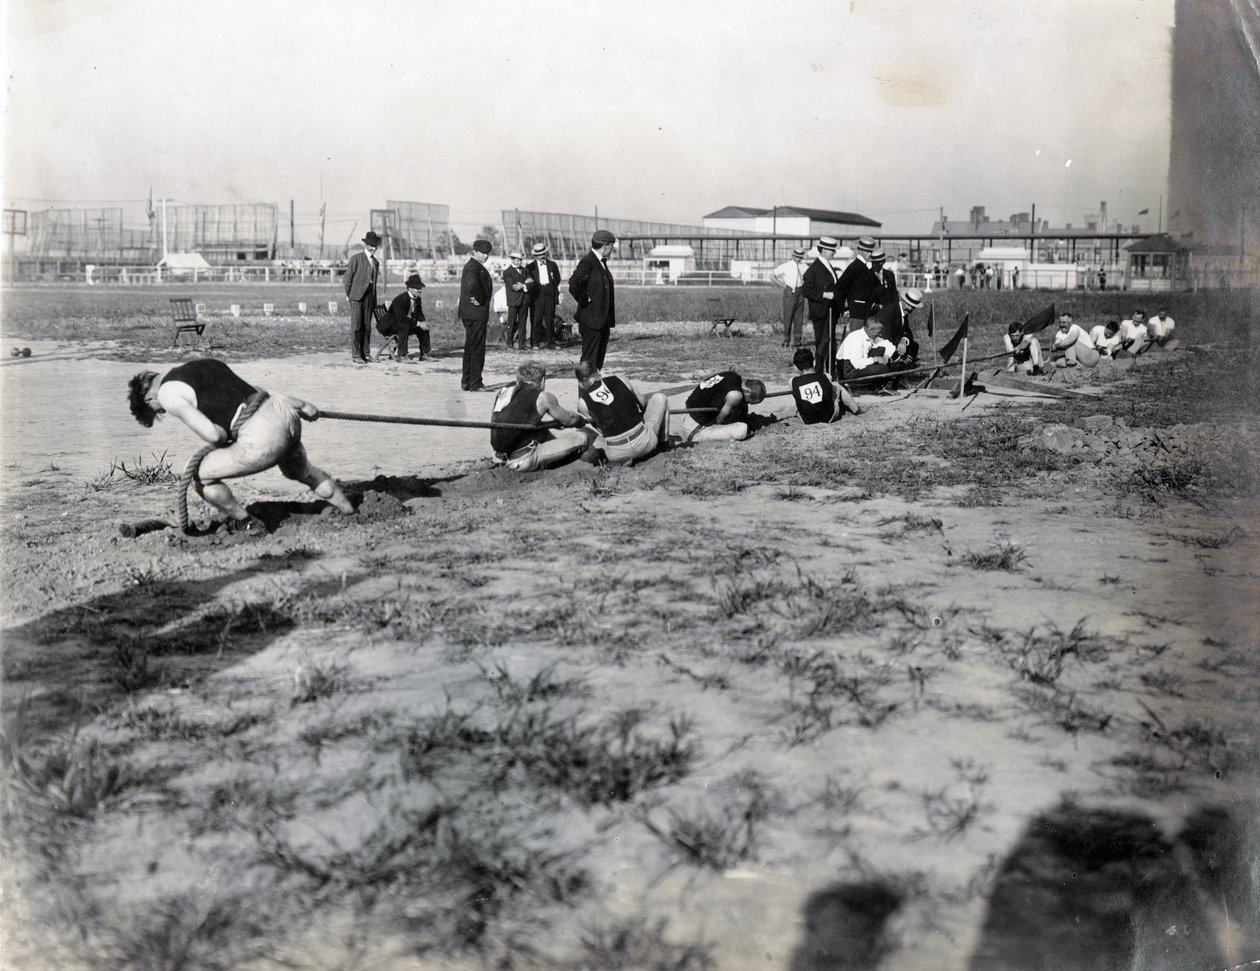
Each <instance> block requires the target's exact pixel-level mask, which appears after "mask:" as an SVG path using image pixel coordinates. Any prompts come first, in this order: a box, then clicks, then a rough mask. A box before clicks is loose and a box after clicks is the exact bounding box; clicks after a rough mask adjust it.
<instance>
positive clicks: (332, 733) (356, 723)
mask: <svg viewBox="0 0 1260 971" xmlns="http://www.w3.org/2000/svg"><path fill="white" fill-rule="evenodd" d="M393 720H394V714H393V712H388V711H387V712H380V713H378V712H366V713H364V714H362V715H360V716H359V717H358V718H353V719H350V720H348V721H347V720H345V719H342V718H338V717H336V716H335V715H334V716H329V717H328V718H327V719H325V720H324V721H323V722H321V723H320V724H318V725H312V726H310V727H309V728H304V729H303V730H302V731H300V732H298V735H297V740H298V741H299V742H301V743H302V744H303V745H307V746H309V747H311V748H314V749H319V748H321V747H323V746H324V745H327V744H329V743H330V742H340V741H342V740H343V739H347V738H361V737H362V736H364V735H370V734H372V733H373V732H377V731H380V730H381V729H384V728H388V727H389V725H390V724H391V723H392V722H393Z"/></svg>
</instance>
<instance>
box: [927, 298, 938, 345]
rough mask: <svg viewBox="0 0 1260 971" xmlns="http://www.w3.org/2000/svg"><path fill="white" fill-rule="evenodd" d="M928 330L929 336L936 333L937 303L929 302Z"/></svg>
mask: <svg viewBox="0 0 1260 971" xmlns="http://www.w3.org/2000/svg"><path fill="white" fill-rule="evenodd" d="M927 332H928V337H934V336H935V335H936V304H932V303H930V304H928V319H927Z"/></svg>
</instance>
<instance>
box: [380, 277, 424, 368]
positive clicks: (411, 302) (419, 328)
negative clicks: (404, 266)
mask: <svg viewBox="0 0 1260 971" xmlns="http://www.w3.org/2000/svg"><path fill="white" fill-rule="evenodd" d="M405 286H406V287H407V289H406V290H404V291H403V292H402V293H400V294H398V296H396V297H394V299H393V300H391V301H390V302H389V312H388V313H386V314H385V316H384V317H382V318H381V322H380V323H379V324H377V325H376V329H377V330H378V331H380V332H381V334H382V335H383V336H385V337H396V338H398V351H397V353H396V354H395V355H394V357H395V358H396V359H397V360H399V361H407V360H410V358H408V357H407V346H408V344H409V342H410V340H411V335H412V334H415V335H416V337H417V339H418V340H419V343H420V360H422V361H423V360H424V356H425V355H426V354H428V353H429V325H428V324H426V323H425V322H424V304H423V302H422V301H421V299H420V291H421V290H423V289H424V281H423V280H421V279H420V274H419V273H413V274H411V276H409V277H407V282H406V284H405Z"/></svg>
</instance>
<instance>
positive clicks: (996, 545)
mask: <svg viewBox="0 0 1260 971" xmlns="http://www.w3.org/2000/svg"><path fill="white" fill-rule="evenodd" d="M1027 559H1028V553H1027V552H1026V551H1025V550H1024V548H1023V547H1022V546H1018V545H1016V544H1015V543H1013V542H1011V541H1010V540H1009V539H1007V538H1004V537H1003V538H999V539H997V540H994V542H993V543H992V544H991V548H990V549H988V550H986V551H983V552H976V551H973V550H968V551H967V552H964V553H963V554H962V555H961V556H960V557H959V558H958V559H957V560H956V561H955V562H957V563H961V564H962V565H963V566H969V567H971V568H972V569H973V570H1002V571H1005V572H1007V573H1014V572H1016V571H1017V570H1018V569H1019V568H1020V566H1021V565H1022V564H1023V563H1024V562H1025V561H1027Z"/></svg>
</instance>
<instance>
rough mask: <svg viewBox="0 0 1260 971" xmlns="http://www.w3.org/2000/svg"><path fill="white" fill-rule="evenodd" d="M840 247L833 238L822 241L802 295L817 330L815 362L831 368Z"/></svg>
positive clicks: (803, 283) (806, 274)
mask: <svg viewBox="0 0 1260 971" xmlns="http://www.w3.org/2000/svg"><path fill="white" fill-rule="evenodd" d="M839 245H840V244H839V243H837V242H836V241H835V239H833V238H832V237H830V236H820V237H819V238H818V244H817V247H816V248H817V250H818V258H817V259H816V260H814V262H813V263H811V264H810V265H809V266H808V268H806V270H805V272H804V273H803V274H802V275H801V293H802V294H803V295H804V297H805V301H806V304H807V305H808V308H809V322H810V323H811V324H812V325H813V327H814V359H815V360H816V361H818V362H819V363H820V364H823V362H826V365H824V366H829V365H830V362H831V361H832V359H833V358H834V355H833V354H832V352H831V340H832V334H831V331H832V327H833V326H834V323H835V319H834V318H835V308H836V270H835V267H833V266H832V265H831V258H832V257H833V256H835V255H836V249H837V247H838V246H839Z"/></svg>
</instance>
